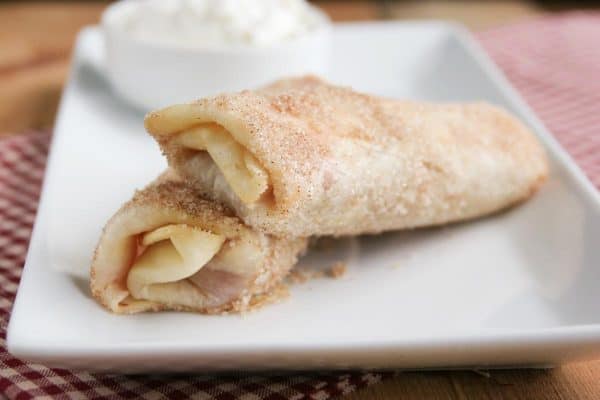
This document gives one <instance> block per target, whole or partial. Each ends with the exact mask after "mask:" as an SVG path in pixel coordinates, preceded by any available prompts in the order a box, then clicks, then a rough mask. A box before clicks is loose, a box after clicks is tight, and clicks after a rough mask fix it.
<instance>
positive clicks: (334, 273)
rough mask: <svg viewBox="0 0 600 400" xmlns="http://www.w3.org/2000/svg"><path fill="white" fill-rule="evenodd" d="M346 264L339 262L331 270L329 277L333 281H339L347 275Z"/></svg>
mask: <svg viewBox="0 0 600 400" xmlns="http://www.w3.org/2000/svg"><path fill="white" fill-rule="evenodd" d="M346 269H347V266H346V263H345V262H342V261H338V262H336V263H335V264H333V265H332V266H331V268H329V271H327V272H328V275H329V276H330V277H331V278H333V279H339V278H341V277H342V276H344V275H345V274H346Z"/></svg>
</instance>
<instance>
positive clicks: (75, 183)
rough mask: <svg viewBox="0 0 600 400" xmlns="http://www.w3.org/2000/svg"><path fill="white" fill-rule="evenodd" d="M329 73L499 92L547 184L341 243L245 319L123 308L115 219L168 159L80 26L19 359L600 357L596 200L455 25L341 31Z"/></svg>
mask: <svg viewBox="0 0 600 400" xmlns="http://www.w3.org/2000/svg"><path fill="white" fill-rule="evenodd" d="M334 41H335V42H334V48H335V54H334V60H335V65H334V68H333V70H332V73H331V75H330V77H329V78H330V79H331V80H333V81H335V82H338V83H342V84H347V85H352V86H354V87H355V88H356V89H359V90H363V91H367V92H370V93H375V94H380V95H386V96H391V97H408V98H418V99H428V100H438V101H440V100H441V101H443V100H459V101H465V100H478V99H483V100H487V101H490V102H493V103H496V104H499V105H501V106H504V107H506V108H508V109H509V110H511V111H512V112H514V113H516V114H517V115H518V116H519V117H520V118H522V119H523V120H525V121H526V122H527V123H528V124H529V125H530V126H531V127H532V129H533V130H534V131H535V132H536V133H537V134H538V135H539V137H540V138H541V140H542V141H543V142H544V143H545V145H546V147H547V149H548V151H549V154H550V158H551V163H552V166H551V169H552V171H551V178H550V180H549V181H548V182H547V184H546V185H545V186H544V187H543V189H542V190H541V192H540V193H539V194H537V195H536V196H535V197H534V198H533V199H532V200H531V201H529V202H527V203H526V204H524V205H522V206H520V207H517V208H515V209H513V210H510V211H508V212H505V213H502V214H500V215H497V216H494V217H492V218H487V219H483V220H480V221H475V222H471V223H465V224H459V225H454V226H450V227H445V228H436V229H425V230H419V231H416V232H408V233H406V232H405V233H389V234H385V235H381V236H377V237H369V238H361V239H347V240H344V241H340V242H339V243H338V244H337V245H336V247H335V248H334V249H333V250H330V251H323V252H322V253H320V254H319V253H313V254H312V255H310V256H309V258H308V259H306V260H304V263H305V264H310V265H313V266H314V265H328V264H329V265H330V264H331V263H333V262H334V261H338V260H346V261H347V263H348V272H347V273H346V275H345V276H344V277H343V278H341V279H339V280H331V279H318V280H312V281H310V282H308V283H305V284H303V285H297V286H294V287H293V288H292V295H291V297H290V298H289V299H287V300H285V301H283V302H282V303H281V304H276V305H272V306H269V307H266V308H264V309H262V310H260V311H258V312H256V313H251V314H249V315H246V316H202V315H196V314H190V313H159V314H144V315H135V316H117V315H113V314H111V313H109V312H107V311H106V310H104V309H103V308H101V307H100V306H99V305H98V304H96V303H95V302H94V300H93V299H92V298H91V297H90V294H89V289H88V283H87V273H88V266H89V263H90V259H91V255H92V252H93V249H94V246H95V243H96V241H97V239H98V237H99V235H100V231H101V228H102V226H103V225H104V223H105V222H106V220H107V219H108V218H109V217H110V215H111V214H112V213H113V212H114V211H115V210H116V209H117V208H118V207H119V205H120V204H121V203H122V202H124V201H125V200H127V199H128V198H129V197H130V196H131V195H132V193H133V190H134V188H139V187H142V186H144V184H145V183H146V182H148V181H150V180H151V179H152V178H154V177H155V176H156V175H157V174H158V173H159V172H160V171H161V170H162V169H163V168H164V167H165V162H164V160H163V158H162V157H161V154H160V152H159V151H158V147H157V146H156V145H155V143H154V142H153V141H152V140H151V139H150V137H149V136H147V135H146V134H145V133H144V129H143V126H142V117H143V115H142V114H141V113H140V112H137V111H135V110H133V109H131V108H129V107H127V106H126V105H124V104H123V103H121V102H120V101H119V100H118V99H116V98H115V97H114V96H113V95H112V94H111V92H110V90H109V88H108V86H107V84H106V82H105V80H104V78H103V75H102V73H101V70H102V57H101V50H102V37H101V35H100V32H99V31H98V30H97V29H96V28H88V29H86V30H84V31H83V32H82V33H81V35H80V37H79V40H78V42H77V47H76V52H75V59H74V65H73V70H72V72H71V78H70V81H69V83H68V85H67V87H66V90H65V93H64V98H63V101H62V105H61V110H60V115H59V118H58V123H57V126H56V130H55V133H54V140H53V144H52V148H51V155H50V160H49V164H48V170H47V173H46V180H45V183H44V188H43V194H42V199H41V203H40V207H39V212H38V216H37V221H36V223H35V229H34V234H33V238H32V241H31V245H30V248H29V254H28V257H27V262H26V266H25V270H24V272H23V278H22V281H21V287H20V289H19V293H18V296H17V299H16V302H15V306H14V310H13V315H12V319H11V321H10V326H9V332H8V347H9V350H10V352H11V353H12V354H14V355H16V356H18V357H22V358H24V359H27V360H34V361H38V362H41V363H44V364H47V365H49V366H61V367H80V368H85V369H95V370H99V369H103V370H106V369H110V370H114V371H138V372H139V371H157V370H160V371H167V370H182V371H183V370H192V369H196V370H224V369H248V368H260V369H267V368H269V369H271V368H278V369H281V368H295V369H304V368H350V367H359V368H370V367H404V368H426V367H427V368H430V367H435V368H441V367H472V366H487V367H490V366H507V365H512V366H515V365H522V366H532V365H552V364H556V363H560V362H564V361H568V360H573V359H581V358H592V357H596V356H598V355H599V354H600V250H599V249H600V246H599V244H600V199H599V196H598V193H597V192H595V189H594V188H593V187H592V186H591V184H590V183H589V182H588V181H587V180H586V178H585V177H584V176H583V174H582V173H581V171H580V170H579V169H577V167H576V166H575V165H574V164H573V161H571V159H570V158H569V157H568V156H567V155H566V154H565V152H564V150H562V149H561V148H560V147H559V146H558V145H557V143H556V141H555V140H554V139H553V138H552V137H551V136H550V135H549V134H548V132H547V131H546V130H545V129H544V127H543V126H542V125H541V124H540V122H539V121H538V120H537V119H536V118H535V116H534V115H533V114H532V112H531V111H530V110H529V109H528V108H527V106H526V105H525V104H524V103H523V102H522V101H521V100H520V98H519V97H518V96H517V95H516V94H515V92H514V91H513V90H512V89H511V88H510V86H509V85H508V84H507V82H506V80H505V79H504V78H503V77H502V76H501V75H500V73H499V72H498V70H497V69H496V68H495V67H494V66H493V65H492V64H491V63H490V61H489V60H488V59H487V57H486V56H485V55H484V54H483V52H482V51H481V50H480V49H479V47H477V45H476V44H475V43H474V42H473V41H472V39H470V38H469V36H468V34H466V33H464V32H463V30H461V29H460V28H458V27H455V26H453V25H448V24H443V23H385V24H381V23H376V24H349V25H339V26H336V28H335V35H334Z"/></svg>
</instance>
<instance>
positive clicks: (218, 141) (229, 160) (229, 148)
mask: <svg viewBox="0 0 600 400" xmlns="http://www.w3.org/2000/svg"><path fill="white" fill-rule="evenodd" d="M177 141H178V143H179V144H181V145H182V146H185V147H187V148H189V149H193V150H200V151H206V152H208V154H209V155H210V156H211V158H212V160H213V161H214V162H215V164H216V165H217V167H219V169H220V170H221V172H222V173H223V176H224V177H225V180H226V181H227V183H228V184H229V186H230V187H231V190H233V192H234V193H235V194H236V195H237V196H238V197H239V198H240V200H242V201H243V202H244V203H246V204H252V203H254V202H256V201H258V200H259V199H260V197H261V196H262V195H263V193H265V192H266V191H267V189H268V188H269V175H268V173H267V171H266V170H265V169H264V168H263V167H262V166H261V165H260V163H259V162H258V160H257V159H256V157H254V156H253V155H252V154H251V153H250V152H249V151H248V150H246V149H245V148H244V146H242V145H241V144H240V143H238V142H237V141H236V140H235V139H234V138H233V137H232V136H231V134H230V133H229V132H228V131H227V130H226V129H224V128H223V127H221V126H219V125H214V124H213V125H206V126H198V127H195V128H191V129H188V130H186V131H185V132H183V133H181V134H180V135H179V137H178V138H177Z"/></svg>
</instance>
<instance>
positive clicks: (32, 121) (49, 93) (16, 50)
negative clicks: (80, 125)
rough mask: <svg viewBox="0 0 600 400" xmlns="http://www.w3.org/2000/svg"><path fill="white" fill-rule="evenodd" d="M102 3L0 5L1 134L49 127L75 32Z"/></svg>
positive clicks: (94, 17)
mask: <svg viewBox="0 0 600 400" xmlns="http://www.w3.org/2000/svg"><path fill="white" fill-rule="evenodd" d="M106 4H107V3H105V2H100V3H94V2H92V3H74V2H39V3H38V2H11V3H0V49H2V50H1V51H0V135H2V134H8V133H18V132H21V131H26V130H30V129H40V128H48V127H51V126H52V124H53V121H54V116H55V114H56V110H57V107H58V102H59V99H60V93H61V91H62V86H63V83H64V80H65V78H66V75H67V72H68V69H69V59H70V53H71V49H72V46H73V41H74V39H75V35H76V34H77V32H78V31H79V30H80V29H81V28H82V27H83V26H85V25H88V24H93V23H96V21H97V20H98V18H99V15H100V12H101V10H102V9H104V7H105V6H106Z"/></svg>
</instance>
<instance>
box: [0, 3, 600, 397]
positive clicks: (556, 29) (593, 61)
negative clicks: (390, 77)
mask: <svg viewBox="0 0 600 400" xmlns="http://www.w3.org/2000/svg"><path fill="white" fill-rule="evenodd" d="M478 38H479V39H480V40H481V42H482V43H483V45H484V47H485V48H486V49H487V50H488V52H489V53H490V54H491V56H492V58H493V59H494V60H495V61H496V62H497V63H498V64H499V65H500V67H501V68H502V69H503V70H504V71H505V73H506V74H507V76H508V78H509V79H510V80H511V81H512V82H513V83H514V85H515V86H516V87H517V89H519V91H520V92H521V93H522V94H523V96H524V97H525V99H526V100H527V101H528V102H529V104H530V105H531V106H532V107H533V109H534V110H535V111H536V112H537V113H538V114H539V116H540V117H541V119H542V120H543V121H544V122H545V123H546V125H547V126H548V127H549V129H550V131H551V132H553V133H554V134H555V135H556V137H557V138H558V140H559V141H560V142H561V143H562V144H563V146H564V147H565V148H566V149H567V150H568V151H569V152H570V153H571V155H573V156H574V158H575V160H576V161H577V163H578V164H579V165H580V167H581V168H582V169H583V170H584V171H585V172H586V173H587V174H588V176H589V177H590V179H591V180H592V182H594V183H595V184H596V186H597V187H599V186H600V79H599V75H598V74H599V73H600V46H598V39H599V38H600V14H566V15H563V16H555V17H547V18H542V19H538V20H534V21H531V22H523V23H519V24H516V25H511V26H506V27H501V28H497V29H494V30H489V31H486V32H483V33H480V34H478ZM48 142H49V135H48V134H45V133H32V134H27V135H19V136H14V137H9V138H6V139H3V140H0V317H1V321H0V393H2V394H4V395H5V396H6V397H7V398H10V399H29V398H34V397H44V396H45V397H62V398H91V399H109V398H110V399H122V398H123V399H125V398H144V399H162V398H188V397H190V396H194V398H198V399H212V398H214V399H222V400H225V399H234V398H240V399H246V400H250V399H252V400H254V399H256V400H262V399H271V400H276V399H296V400H300V399H318V400H321V399H328V398H331V397H332V396H338V395H342V394H345V393H349V392H352V391H354V390H356V389H358V388H361V387H365V386H367V385H370V384H373V383H376V382H379V381H381V380H382V379H384V378H387V377H389V376H393V373H381V372H350V373H334V372H331V373H304V374H283V373H282V374H277V375H248V374H237V375H229V376H211V375H189V376H181V375H177V376H164V375H152V376H141V375H138V376H124V375H99V374H89V373H75V372H71V371H67V370H59V369H51V368H47V367H44V366H42V365H36V364H26V363H24V362H23V361H21V360H18V359H16V358H14V357H12V356H10V355H9V354H8V353H7V352H6V342H5V338H6V325H7V321H8V318H9V315H10V310H11V307H12V302H13V299H14V296H15V293H16V290H17V285H18V282H19V278H20V274H21V268H22V266H23V263H24V260H25V252H26V247H27V243H28V241H29V235H30V232H31V226H32V224H33V220H34V216H35V212H36V207H37V199H38V196H39V189H40V184H41V181H42V176H43V171H44V166H45V162H46V154H47V151H48Z"/></svg>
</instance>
